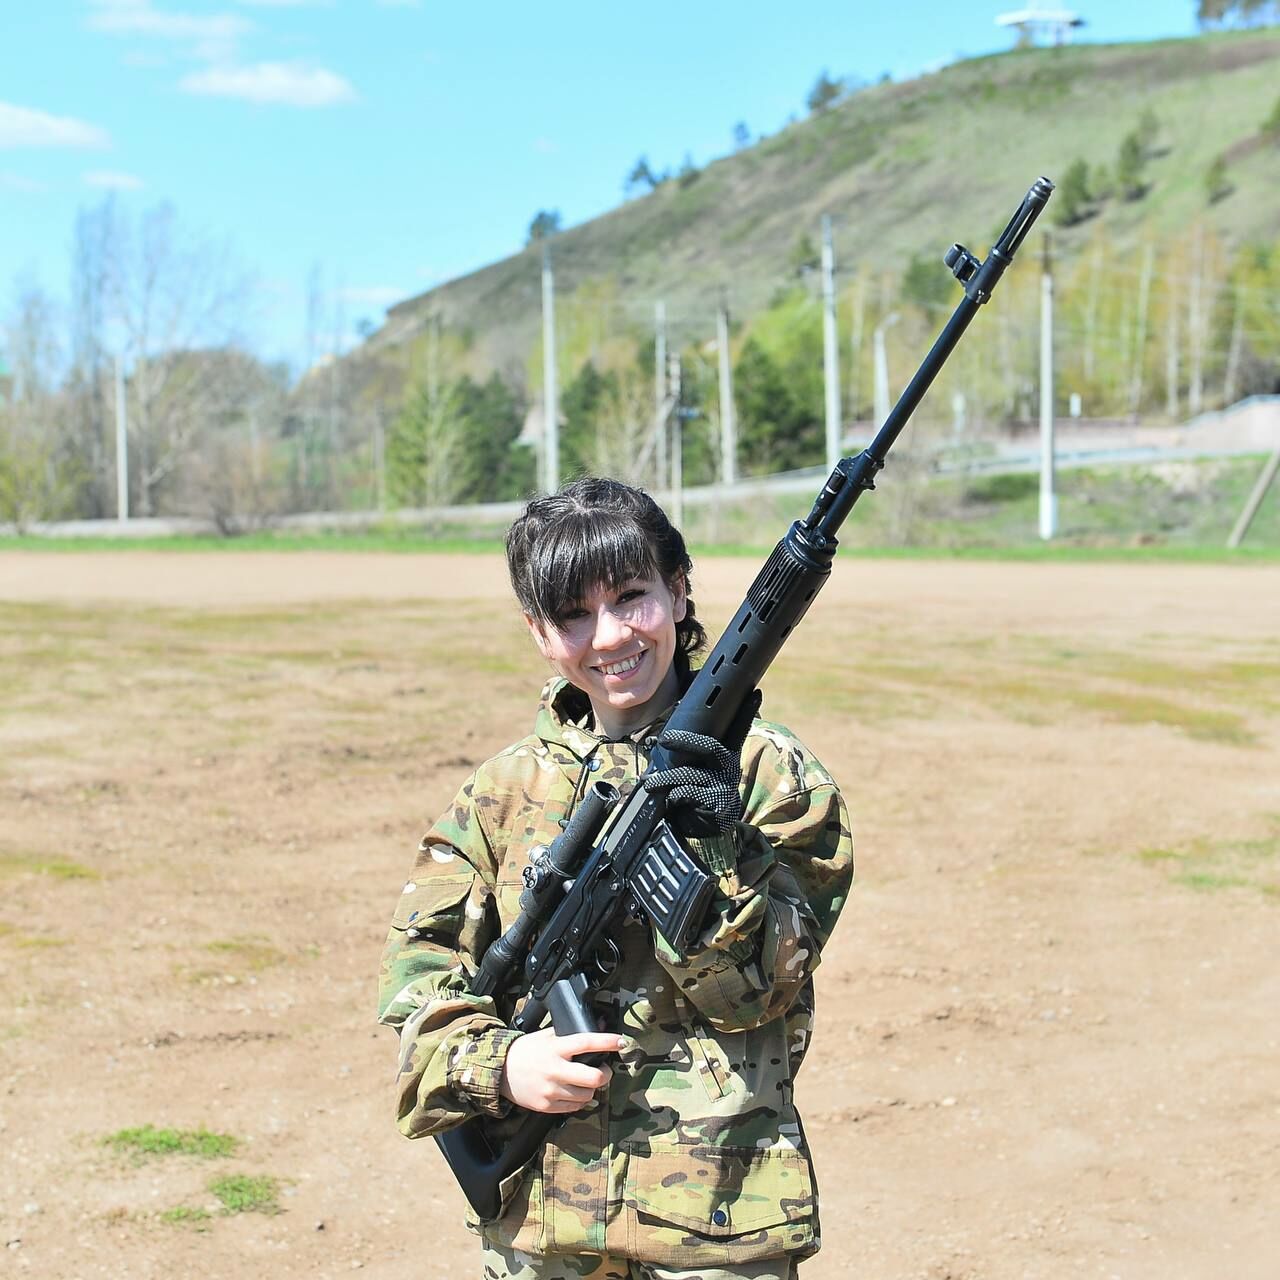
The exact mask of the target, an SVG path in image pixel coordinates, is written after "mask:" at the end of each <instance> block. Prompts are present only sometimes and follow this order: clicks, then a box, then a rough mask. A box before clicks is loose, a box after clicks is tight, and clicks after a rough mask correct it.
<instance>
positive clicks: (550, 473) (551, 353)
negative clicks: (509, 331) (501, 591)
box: [542, 245, 560, 493]
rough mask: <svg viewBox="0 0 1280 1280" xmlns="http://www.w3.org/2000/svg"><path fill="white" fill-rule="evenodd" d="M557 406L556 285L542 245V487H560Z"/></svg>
mask: <svg viewBox="0 0 1280 1280" xmlns="http://www.w3.org/2000/svg"><path fill="white" fill-rule="evenodd" d="M559 415H560V410H559V406H558V404H557V402H556V285H555V278H554V276H553V275H552V271H551V246H550V245H543V247H542V417H543V437H542V488H543V490H544V491H545V492H547V493H554V492H555V491H556V490H557V489H558V488H559V487H560V417H559Z"/></svg>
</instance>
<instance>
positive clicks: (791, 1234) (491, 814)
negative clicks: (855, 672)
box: [379, 680, 853, 1275]
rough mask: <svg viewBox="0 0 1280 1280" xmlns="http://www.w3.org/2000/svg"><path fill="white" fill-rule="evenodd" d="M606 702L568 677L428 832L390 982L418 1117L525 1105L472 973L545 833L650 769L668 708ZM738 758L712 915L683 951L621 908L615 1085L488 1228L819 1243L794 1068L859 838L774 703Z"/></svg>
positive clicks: (759, 1251)
mask: <svg viewBox="0 0 1280 1280" xmlns="http://www.w3.org/2000/svg"><path fill="white" fill-rule="evenodd" d="M588 723H590V720H589V708H588V706H587V704H586V701H585V698H583V696H582V695H581V694H580V693H579V692H578V691H577V690H575V689H573V688H572V686H569V685H567V684H565V683H564V682H563V681H561V680H554V681H552V682H551V683H550V684H549V685H548V686H547V688H546V689H545V690H544V691H543V698H542V703H541V706H540V708H539V711H538V716H537V720H536V724H535V728H534V732H533V734H532V735H530V736H529V737H527V738H525V739H523V740H522V741H521V742H518V743H516V744H515V745H514V746H512V747H510V748H508V749H507V750H506V751H504V752H502V753H501V754H499V755H497V756H495V757H494V758H493V759H492V760H490V761H488V762H487V763H486V764H484V765H482V766H481V767H480V768H479V769H478V770H477V771H476V773H475V775H474V776H473V777H472V778H470V779H469V780H468V781H467V783H466V784H465V785H464V786H463V788H462V790H461V792H459V794H458V796H457V798H456V800H455V802H454V804H453V805H452V806H451V807H450V809H449V810H448V811H447V812H446V813H445V815H444V816H443V817H442V818H441V819H440V820H439V821H438V822H437V823H436V825H435V826H434V827H432V829H431V830H430V831H429V832H428V833H427V834H426V836H425V837H424V838H423V840H422V843H421V845H420V847H419V850H418V855H417V858H416V860H415V862H414V866H413V870H412V871H411V872H410V875H409V879H408V881H407V882H406V884H405V886H404V891H403V893H402V894H401V896H400V902H399V905H398V908H397V910H396V912H395V916H394V919H393V922H392V927H391V932H390V936H389V938H388V940H387V945H386V949H385V952H384V954H383V960H382V973H381V985H380V1001H379V1008H380V1020H381V1021H382V1022H384V1023H386V1024H387V1025H389V1026H393V1027H396V1028H398V1029H399V1031H400V1038H401V1054H400V1070H399V1077H398V1089H399V1113H398V1114H399V1125H400V1129H401V1131H402V1132H403V1133H405V1134H406V1135H407V1136H409V1137H415V1138H416V1137H423V1136H427V1135H430V1134H434V1133H439V1132H441V1131H443V1130H444V1129H447V1128H449V1127H450V1126H451V1125H454V1124H457V1123H458V1122H460V1121H461V1120H463V1119H466V1118H467V1117H468V1116H472V1115H477V1114H483V1115H486V1116H489V1117H492V1118H493V1119H494V1120H495V1121H496V1122H497V1123H496V1125H495V1128H496V1129H497V1130H499V1131H500V1130H501V1129H502V1128H504V1127H506V1126H512V1127H514V1126H516V1125H518V1124H519V1123H520V1121H521V1117H522V1115H523V1113H521V1112H519V1111H515V1113H514V1114H511V1113H512V1110H513V1109H512V1108H511V1105H510V1103H508V1102H507V1101H506V1100H504V1099H503V1098H502V1097H501V1096H500V1094H499V1084H500V1081H501V1074H502V1065H503V1061H504V1058H505V1054H506V1050H507V1047H508V1045H509V1044H510V1042H511V1040H512V1038H513V1037H514V1035H515V1034H516V1033H514V1032H512V1031H510V1030H509V1029H508V1028H507V1025H506V1023H507V1021H508V1019H509V1018H510V1016H511V1014H512V1012H513V1010H512V1008H511V1007H510V1006H509V1005H508V1004H507V1003H506V1002H505V1001H502V1002H495V1001H494V1000H493V999H490V998H487V997H486V998H481V997H478V996H475V995H473V994H472V993H471V992H470V990H469V988H468V982H467V974H468V972H473V971H474V969H475V967H476V966H477V964H478V963H479V960H480V957H481V956H482V955H483V954H484V951H485V949H486V948H487V947H488V945H489V944H490V943H491V942H492V941H493V940H494V938H496V937H497V936H498V934H499V933H500V932H501V930H503V929H505V928H506V927H507V926H508V925H509V924H510V923H511V922H512V921H513V920H514V918H515V916H516V915H517V914H518V911H519V906H518V900H519V897H520V892H521V889H522V887H523V886H522V880H521V871H522V868H523V866H524V864H525V861H526V859H527V854H528V850H529V849H530V848H531V847H532V846H534V845H536V844H550V842H551V841H552V840H553V839H554V837H555V836H556V835H557V834H558V832H559V830H560V827H559V822H560V820H561V819H563V818H565V817H567V816H568V814H569V813H570V812H571V810H572V808H573V805H574V803H575V797H576V796H578V795H580V794H581V793H582V791H583V790H584V789H585V787H586V786H587V785H589V784H590V783H591V782H593V781H596V780H599V779H604V780H607V781H610V782H612V783H614V785H616V786H618V787H620V788H625V787H626V786H628V785H630V784H631V783H633V782H634V781H635V779H636V777H637V776H638V774H639V773H640V772H642V771H643V770H644V767H645V764H646V753H645V748H644V745H643V744H644V742H645V740H647V739H648V738H649V736H650V735H652V734H654V733H656V732H658V731H660V728H661V721H659V722H657V723H655V724H654V725H651V726H647V727H646V728H645V729H644V730H642V731H640V732H638V733H636V734H635V735H634V738H633V739H628V740H624V741H622V742H607V741H601V740H600V739H598V738H597V737H595V736H594V735H593V734H591V733H590V732H588V731H587V729H586V728H585V727H584V726H585V725H586V724H588ZM742 762H743V797H744V802H745V814H744V820H743V822H742V823H741V824H740V825H739V827H738V830H737V832H736V833H735V834H733V835H731V836H729V837H726V838H723V839H716V840H708V841H705V842H696V841H695V842H691V843H692V844H693V845H694V846H695V849H696V851H697V852H699V853H700V854H701V855H702V856H703V858H704V860H705V861H706V863H707V865H709V866H711V867H712V868H713V869H714V870H716V871H717V873H718V884H719V891H718V894H717V897H716V900H715V902H714V903H713V906H712V909H711V912H710V913H709V916H708V919H707V923H706V926H705V928H704V929H703V930H702V932H701V934H700V936H699V937H698V938H697V939H696V940H695V941H694V943H693V944H692V945H691V946H690V948H689V950H688V952H687V953H686V954H681V953H679V952H677V951H675V950H673V949H672V947H670V946H669V945H668V944H667V943H665V942H664V941H663V940H661V939H655V938H654V937H653V936H652V935H651V934H650V932H649V930H648V929H647V928H646V927H645V926H643V925H641V924H639V923H636V922H634V921H630V922H627V923H626V924H624V925H622V926H621V927H620V929H619V932H618V936H617V942H618V945H619V947H620V948H621V952H622V960H621V963H620V964H619V965H618V967H617V969H616V970H615V971H614V973H613V975H612V977H611V978H610V980H609V981H608V983H607V985H606V987H605V989H604V990H602V991H601V992H600V993H599V994H598V995H597V997H596V1005H597V1007H598V1010H599V1012H600V1016H601V1018H602V1020H603V1024H604V1026H605V1028H606V1029H607V1030H612V1031H616V1032H618V1033H620V1034H621V1035H623V1036H625V1037H627V1043H626V1048H625V1049H624V1050H623V1051H622V1053H621V1054H620V1055H619V1057H618V1060H617V1061H616V1062H615V1063H614V1064H613V1067H614V1070H613V1080H612V1082H611V1084H610V1085H609V1086H608V1087H607V1089H605V1090H603V1091H602V1093H601V1095H600V1097H599V1098H598V1100H597V1101H595V1102H593V1103H592V1104H590V1105H589V1106H588V1107H587V1108H586V1109H584V1110H582V1111H579V1112H576V1113H575V1114H573V1115H571V1116H570V1117H568V1119H567V1120H566V1121H565V1123H564V1124H563V1125H562V1126H561V1127H560V1128H558V1129H557V1130H555V1131H554V1132H553V1134H552V1136H551V1139H550V1141H549V1142H548V1143H547V1145H546V1146H545V1147H544V1149H543V1151H542V1153H541V1155H540V1156H539V1157H537V1158H535V1159H534V1160H533V1161H532V1162H531V1164H530V1166H529V1167H528V1168H527V1169H526V1170H525V1171H523V1172H522V1173H521V1174H517V1175H515V1176H514V1177H512V1178H511V1179H509V1185H507V1186H505V1187H504V1188H503V1194H504V1203H505V1204H506V1209H505V1212H504V1213H503V1215H502V1216H501V1217H500V1218H499V1219H497V1220H496V1221H494V1222H487V1223H484V1224H479V1223H477V1222H475V1221H474V1220H473V1221H472V1226H473V1227H476V1228H478V1229H480V1230H482V1232H483V1235H484V1236H485V1238H486V1240H487V1241H488V1242H489V1243H490V1244H492V1245H493V1246H495V1247H502V1248H505V1249H514V1250H519V1251H523V1252H525V1253H528V1254H534V1255H544V1254H564V1255H575V1254H589V1253H590V1254H598V1255H601V1256H602V1257H603V1256H610V1257H612V1258H614V1259H618V1258H621V1259H639V1260H643V1261H644V1262H646V1263H648V1264H653V1265H655V1266H663V1265H678V1264H684V1265H687V1264H688V1263H689V1261H690V1260H691V1259H692V1260H695V1261H696V1262H697V1263H698V1264H699V1265H701V1266H703V1267H704V1268H706V1267H716V1266H738V1265H739V1264H744V1263H749V1262H753V1261H757V1260H765V1259H771V1258H774V1259H776V1258H781V1257H784V1256H786V1255H791V1256H798V1257H803V1256H806V1255H808V1254H811V1253H813V1252H815V1251H816V1250H817V1248H818V1244H819V1240H818V1214H817V1194H816V1189H815V1187H814V1182H813V1172H812V1167H811V1165H810V1162H809V1156H808V1151H807V1148H806V1145H805V1141H804V1135H803V1132H802V1130H801V1127H800V1118H799V1116H798V1115H797V1114H796V1110H795V1105H794V1101H793V1097H792V1081H793V1079H794V1076H795V1073H796V1070H797V1069H798V1068H799V1066H800V1063H801V1060H802V1059H803V1057H804V1054H805V1050H806V1048H807V1047H808V1042H809V1036H810V1032H811V1028H812V1021H813V986H812V980H811V974H812V972H813V970H814V968H815V967H816V965H817V963H818V958H819V954H820V952H821V948H822V945H823V943H824V942H825V941H826V940H827V938H828V937H829V936H830V933H831V930H832V928H833V927H834V925H835V922H836V917H837V916H838V915H839V913H840V909H841V907H842V906H843V905H844V900H845V898H846V896H847V895H848V892H849V887H850V883H851V881H852V877H853V842H852V838H851V835H850V832H849V824H848V817H847V814H846V811H845V808H844V804H843V801H842V800H841V798H840V794H839V792H838V791H837V789H836V786H835V783H834V782H833V781H832V779H831V777H830V775H829V774H828V773H827V772H826V770H825V769H824V768H823V767H822V765H821V764H819V763H818V761H817V760H815V759H814V758H813V756H812V755H810V754H809V752H808V751H807V750H806V749H805V748H804V747H803V746H802V745H801V744H800V743H799V742H798V741H797V740H796V739H795V737H794V736H793V735H792V734H791V733H789V732H788V731H787V730H786V729H784V728H782V727H781V726H779V725H774V724H769V723H767V722H765V721H762V720H756V721H755V722H754V724H753V725H752V729H751V732H750V734H749V735H748V737H747V740H746V743H745V745H744V746H743V752H742ZM691 1250H692V1251H695V1252H692V1253H691ZM698 1274H702V1273H698ZM706 1274H708V1275H710V1274H712V1273H711V1272H706ZM769 1274H772V1273H769Z"/></svg>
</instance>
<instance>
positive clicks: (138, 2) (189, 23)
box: [89, 0, 253, 41]
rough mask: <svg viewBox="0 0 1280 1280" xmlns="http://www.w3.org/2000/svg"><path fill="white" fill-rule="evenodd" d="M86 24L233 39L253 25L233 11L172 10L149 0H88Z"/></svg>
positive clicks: (126, 31) (175, 36) (120, 31)
mask: <svg viewBox="0 0 1280 1280" xmlns="http://www.w3.org/2000/svg"><path fill="white" fill-rule="evenodd" d="M89 3H90V5H91V6H92V8H93V12H92V13H91V14H90V15H89V27H90V28H91V29H92V30H94V31H109V32H111V33H112V34H114V35H135V36H159V37H161V38H163V39H168V40H197V41H205V40H216V41H234V40H236V39H238V38H239V37H240V36H242V35H244V34H245V32H247V31H250V30H252V27H253V24H252V23H251V22H250V21H249V20H248V19H247V18H241V17H239V16H237V15H236V14H234V13H210V14H196V13H174V12H171V11H169V10H165V9H156V8H154V7H153V6H152V3H151V0H89Z"/></svg>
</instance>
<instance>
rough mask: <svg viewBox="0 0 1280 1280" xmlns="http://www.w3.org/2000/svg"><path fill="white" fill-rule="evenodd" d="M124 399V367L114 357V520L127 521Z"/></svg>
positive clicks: (126, 448) (126, 432)
mask: <svg viewBox="0 0 1280 1280" xmlns="http://www.w3.org/2000/svg"><path fill="white" fill-rule="evenodd" d="M127 412H128V411H127V410H126V408H125V398H124V365H123V363H122V362H121V360H120V357H119V356H116V519H117V520H119V521H120V522H121V523H122V524H123V523H124V522H125V521H127V520H128V519H129V424H128V420H127V416H126V415H127Z"/></svg>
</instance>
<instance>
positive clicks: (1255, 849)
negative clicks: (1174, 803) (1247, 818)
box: [1138, 816, 1280, 900]
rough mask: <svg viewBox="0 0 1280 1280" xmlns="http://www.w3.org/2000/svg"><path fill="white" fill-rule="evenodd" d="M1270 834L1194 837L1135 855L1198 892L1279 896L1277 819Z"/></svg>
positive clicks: (1279, 824) (1274, 820) (1279, 874)
mask: <svg viewBox="0 0 1280 1280" xmlns="http://www.w3.org/2000/svg"><path fill="white" fill-rule="evenodd" d="M1271 823H1272V830H1271V832H1270V834H1268V835H1265V836H1261V837H1256V838H1249V839H1218V840H1215V839H1210V838H1209V837H1207V836H1201V837H1198V838H1197V839H1195V840H1190V841H1188V842H1187V843H1185V844H1181V845H1170V846H1154V847H1151V848H1146V849H1140V850H1138V858H1139V859H1140V860H1141V861H1142V862H1146V863H1150V864H1152V865H1153V866H1161V867H1164V868H1165V870H1166V871H1167V872H1168V873H1169V877H1170V879H1171V880H1172V881H1173V882H1174V883H1175V884H1180V885H1184V886H1185V887H1186V888H1188V889H1194V890H1196V891H1198V892H1200V893H1213V892H1216V891H1219V890H1222V889H1248V890H1252V891H1253V892H1256V893H1260V894H1261V895H1262V896H1263V897H1265V898H1268V899H1272V900H1280V819H1277V818H1275V817H1274V816H1273V817H1272V818H1271Z"/></svg>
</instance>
